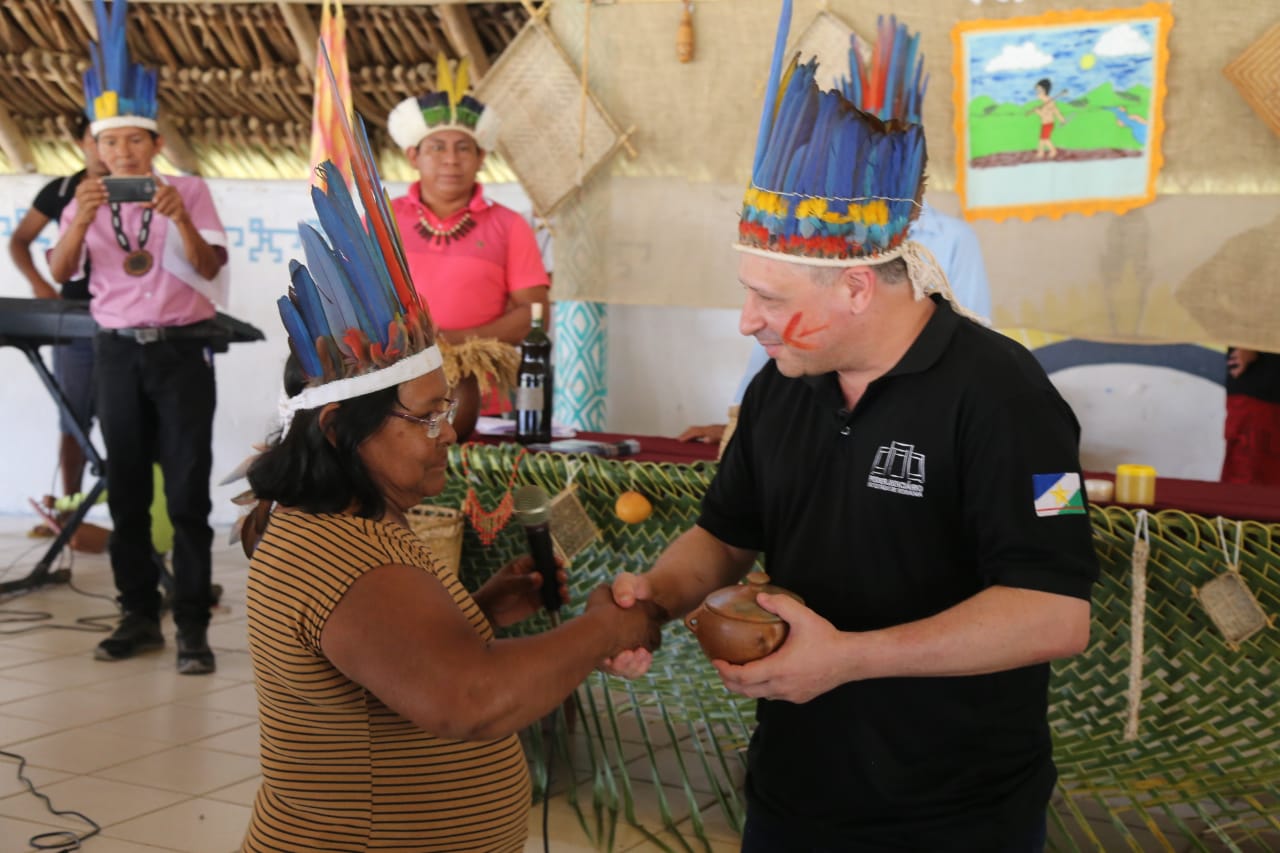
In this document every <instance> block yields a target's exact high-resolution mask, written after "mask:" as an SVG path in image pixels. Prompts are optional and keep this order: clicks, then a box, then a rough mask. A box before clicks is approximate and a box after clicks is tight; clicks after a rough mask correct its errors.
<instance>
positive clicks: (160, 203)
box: [147, 184, 187, 225]
mask: <svg viewBox="0 0 1280 853" xmlns="http://www.w3.org/2000/svg"><path fill="white" fill-rule="evenodd" d="M147 205H148V206H149V207H150V208H151V209H152V210H154V211H155V212H156V213H158V214H160V215H161V216H163V217H165V218H166V219H169V220H171V221H172V222H173V224H174V225H182V224H183V223H184V222H186V221H187V206H186V205H185V204H183V203H182V196H181V195H180V194H179V193H178V190H177V189H176V188H175V187H174V186H173V184H161V185H160V186H159V187H158V188H157V189H156V194H155V197H154V198H153V199H151V201H149V202H147Z"/></svg>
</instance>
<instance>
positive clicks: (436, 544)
mask: <svg viewBox="0 0 1280 853" xmlns="http://www.w3.org/2000/svg"><path fill="white" fill-rule="evenodd" d="M405 515H406V517H407V518H408V519H409V527H410V528H411V529H412V530H413V532H414V533H416V534H417V535H418V538H419V539H421V540H422V541H423V542H425V543H426V545H427V550H428V551H430V552H431V556H432V557H434V558H435V560H436V563H437V564H439V565H440V566H442V567H444V568H447V569H448V570H449V571H451V572H453V573H454V574H455V575H456V574H457V573H458V569H459V567H460V566H461V564H462V513H461V512H460V511H459V510H456V509H451V508H450V507H444V506H429V505H427V504H419V505H418V506H415V507H410V508H409V511H408V512H407V513H406V514H405Z"/></svg>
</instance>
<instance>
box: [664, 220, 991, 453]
mask: <svg viewBox="0 0 1280 853" xmlns="http://www.w3.org/2000/svg"><path fill="white" fill-rule="evenodd" d="M911 239H912V240H915V241H916V242H919V243H923V244H924V246H925V248H927V249H928V250H929V251H930V252H932V253H933V256H934V257H935V258H937V260H938V265H939V266H941V267H942V271H943V272H944V273H946V276H947V281H949V282H950V283H951V290H952V292H953V293H954V294H955V297H956V302H958V303H959V304H961V305H963V306H964V307H965V308H967V309H969V310H970V311H971V312H973V313H974V314H977V315H978V316H979V317H984V318H987V319H988V320H989V319H990V317H991V288H990V286H989V285H988V284H987V268H986V265H985V264H984V263H983V261H982V246H981V245H980V244H979V243H978V235H977V234H975V233H974V230H973V228H971V227H970V226H969V223H967V222H965V221H964V220H962V219H957V218H956V217H954V216H948V215H947V214H945V213H939V212H938V211H937V210H936V209H935V208H933V207H932V206H930V205H929V203H928V202H927V201H926V202H925V203H924V206H923V209H922V210H921V211H920V217H919V219H917V220H916V221H915V222H914V223H912V225H911ZM768 361H769V356H768V354H766V353H765V351H764V347H762V346H760V344H759V343H758V342H757V343H753V344H752V346H751V356H750V358H749V359H748V360H747V369H746V371H744V372H743V374H742V379H741V380H740V381H739V382H738V390H737V392H735V393H734V395H733V405H735V406H736V405H738V404H739V403H741V402H742V395H743V394H745V393H746V392H747V386H748V385H750V384H751V380H752V379H754V378H755V375H756V374H757V373H759V372H760V368H762V367H764V366H765V364H766V363H767V362H768ZM724 428H725V424H704V425H702V426H691V427H689V428H688V429H686V430H685V431H684V432H682V433H681V434H680V436H679V439H680V440H681V441H702V442H707V443H709V444H713V443H719V441H720V438H721V436H723V435H724Z"/></svg>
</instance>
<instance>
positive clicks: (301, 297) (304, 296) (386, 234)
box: [277, 47, 442, 429]
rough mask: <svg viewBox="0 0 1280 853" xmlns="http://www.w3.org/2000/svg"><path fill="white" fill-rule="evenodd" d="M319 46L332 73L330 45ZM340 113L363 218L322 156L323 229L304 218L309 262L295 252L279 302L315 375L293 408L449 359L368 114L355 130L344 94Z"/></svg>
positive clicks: (299, 353) (306, 367)
mask: <svg viewBox="0 0 1280 853" xmlns="http://www.w3.org/2000/svg"><path fill="white" fill-rule="evenodd" d="M321 51H322V56H323V58H324V66H325V68H326V70H327V73H328V74H329V76H330V80H331V82H332V77H333V69H332V67H330V66H329V57H328V53H327V52H326V51H324V49H323V47H322V48H321ZM336 90H337V86H336V84H334V91H335V92H336ZM335 97H336V98H338V96H337V95H335ZM335 112H336V113H337V115H339V116H340V117H341V133H342V136H343V139H344V140H345V142H346V144H347V147H348V149H349V150H350V151H351V152H352V158H351V170H352V177H353V178H354V180H355V188H356V194H357V195H358V196H359V198H360V203H361V206H362V207H363V208H364V222H362V221H361V216H360V213H359V211H357V209H356V203H355V198H354V197H353V196H352V194H351V192H350V191H349V190H348V189H347V184H346V181H345V180H344V179H343V178H342V176H341V174H340V173H339V172H338V169H337V167H336V166H334V164H333V163H332V162H331V161H329V160H325V161H324V162H322V163H321V164H320V166H319V169H320V171H321V172H322V173H323V177H324V178H325V180H324V188H323V189H321V188H320V187H318V186H313V187H312V188H311V200H312V202H313V203H314V204H315V209H316V214H317V215H318V216H319V218H320V227H321V229H322V230H323V232H324V233H323V234H322V233H321V232H320V231H317V230H316V229H315V228H313V227H311V226H310V225H308V224H306V223H299V225H298V233H299V235H300V236H301V238H302V249H303V254H304V255H305V257H306V261H307V263H306V265H305V266H304V265H302V264H300V263H298V262H297V261H296V260H294V261H290V263H289V276H290V279H291V280H292V284H291V285H290V287H289V295H288V296H282V297H280V299H279V300H278V301H277V305H278V307H279V309H280V319H281V321H282V322H283V323H284V327H285V329H286V330H287V331H288V333H289V346H290V349H291V350H292V351H293V353H294V355H295V356H296V357H297V359H298V362H299V364H300V365H301V367H302V370H303V372H304V373H306V375H307V378H308V380H309V382H308V387H307V388H306V389H305V390H303V392H302V393H300V394H298V395H297V396H295V397H293V398H292V399H291V400H290V401H289V410H290V411H293V412H296V411H300V410H303V409H312V408H316V407H318V406H323V405H326V404H328V403H333V402H337V401H338V400H349V399H351V398H352V397H359V396H362V395H364V394H369V393H372V392H374V391H379V390H382V389H383V388H390V387H392V386H393V385H399V384H400V383H401V382H407V381H409V380H410V379H414V378H416V377H418V376H421V375H423V374H425V373H429V372H430V371H432V370H435V369H437V368H439V367H440V366H441V363H442V359H441V355H440V350H439V349H438V348H437V347H436V346H435V329H434V326H433V325H432V323H431V315H430V314H429V313H428V311H427V306H426V305H425V304H424V303H423V302H422V301H421V299H420V298H419V296H418V292H417V290H416V289H415V288H414V286H413V281H412V279H411V278H410V277H409V267H408V264H407V263H406V262H405V257H404V249H403V246H402V244H401V242H400V234H399V231H398V230H397V229H396V223H395V218H394V216H393V215H392V214H391V210H390V206H389V204H388V203H387V196H386V191H385V190H384V189H383V187H382V180H381V178H380V177H379V175H378V168H377V166H376V165H375V162H374V155H373V151H372V149H371V148H370V146H369V137H368V134H367V132H366V131H365V126H364V121H363V119H357V121H358V122H359V123H358V131H359V132H358V134H357V132H356V130H353V129H352V127H351V123H350V122H349V121H348V120H347V112H346V109H345V106H344V105H343V104H342V103H341V99H340V98H338V103H337V104H336V110H335ZM326 238H327V239H326ZM286 429H287V427H286Z"/></svg>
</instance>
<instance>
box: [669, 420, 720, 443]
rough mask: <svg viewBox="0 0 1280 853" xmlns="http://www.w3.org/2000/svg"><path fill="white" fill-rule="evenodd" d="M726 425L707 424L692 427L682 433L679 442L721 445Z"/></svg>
mask: <svg viewBox="0 0 1280 853" xmlns="http://www.w3.org/2000/svg"><path fill="white" fill-rule="evenodd" d="M724 428H725V425H724V424H706V425H705V426H691V427H689V428H688V429H687V430H685V431H684V432H682V433H680V435H679V437H678V439H677V440H679V441H701V442H703V443H704V444H719V443H720V438H721V436H723V435H724Z"/></svg>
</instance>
